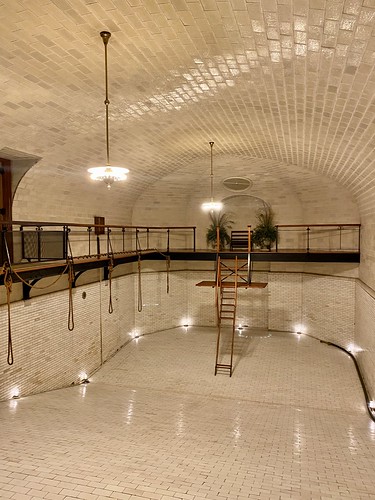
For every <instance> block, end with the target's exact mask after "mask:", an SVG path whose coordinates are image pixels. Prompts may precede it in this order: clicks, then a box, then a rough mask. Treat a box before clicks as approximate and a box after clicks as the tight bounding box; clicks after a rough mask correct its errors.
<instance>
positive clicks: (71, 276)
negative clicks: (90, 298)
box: [68, 259, 74, 332]
mask: <svg viewBox="0 0 375 500" xmlns="http://www.w3.org/2000/svg"><path fill="white" fill-rule="evenodd" d="M68 268H69V271H68V282H69V311H68V330H69V331H70V332H72V331H73V330H74V309H73V283H74V267H73V259H70V260H69V261H68Z"/></svg>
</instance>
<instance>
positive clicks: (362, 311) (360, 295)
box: [354, 281, 375, 400]
mask: <svg viewBox="0 0 375 500" xmlns="http://www.w3.org/2000/svg"><path fill="white" fill-rule="evenodd" d="M355 304H356V310H355V312H356V323H355V341H354V350H355V351H357V352H355V356H356V359H357V361H358V364H359V366H360V369H361V372H362V375H363V377H364V379H365V384H366V387H367V390H368V392H369V396H370V398H371V399H372V400H374V399H375V362H374V361H375V326H374V325H375V295H374V291H373V290H371V289H368V287H366V285H364V284H363V283H362V282H360V281H358V282H357V284H356V300H355Z"/></svg>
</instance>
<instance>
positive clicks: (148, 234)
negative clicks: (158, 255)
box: [146, 228, 150, 250]
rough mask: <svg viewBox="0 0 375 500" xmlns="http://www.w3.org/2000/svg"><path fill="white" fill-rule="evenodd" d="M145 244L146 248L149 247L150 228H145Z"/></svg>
mask: <svg viewBox="0 0 375 500" xmlns="http://www.w3.org/2000/svg"><path fill="white" fill-rule="evenodd" d="M146 242H147V243H146V244H147V250H148V249H149V248H150V229H149V228H147V229H146Z"/></svg>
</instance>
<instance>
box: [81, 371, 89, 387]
mask: <svg viewBox="0 0 375 500" xmlns="http://www.w3.org/2000/svg"><path fill="white" fill-rule="evenodd" d="M79 378H80V381H81V384H89V383H90V380H89V379H88V375H87V373H85V372H82V373H81V374H80V376H79Z"/></svg>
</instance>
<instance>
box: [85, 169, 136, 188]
mask: <svg viewBox="0 0 375 500" xmlns="http://www.w3.org/2000/svg"><path fill="white" fill-rule="evenodd" d="M88 172H89V173H90V174H91V175H90V178H91V179H93V180H94V181H104V182H105V183H106V184H107V187H108V189H110V187H111V185H112V184H113V183H114V182H116V181H124V180H126V174H128V173H129V170H128V169H127V168H124V167H111V166H110V165H106V166H105V167H92V168H89V169H88Z"/></svg>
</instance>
